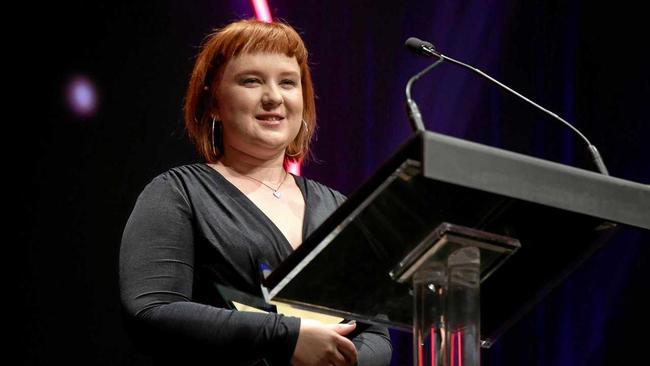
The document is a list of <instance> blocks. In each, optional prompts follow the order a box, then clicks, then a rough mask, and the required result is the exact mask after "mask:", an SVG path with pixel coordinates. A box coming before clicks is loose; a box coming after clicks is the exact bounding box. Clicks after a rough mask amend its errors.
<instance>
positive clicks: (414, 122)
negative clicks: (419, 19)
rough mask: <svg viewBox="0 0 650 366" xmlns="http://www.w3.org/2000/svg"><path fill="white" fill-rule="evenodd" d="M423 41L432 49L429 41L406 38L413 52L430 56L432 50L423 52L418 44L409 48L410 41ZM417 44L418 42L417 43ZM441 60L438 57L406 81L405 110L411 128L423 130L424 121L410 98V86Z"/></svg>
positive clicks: (407, 44)
mask: <svg viewBox="0 0 650 366" xmlns="http://www.w3.org/2000/svg"><path fill="white" fill-rule="evenodd" d="M418 41H419V42H420V43H423V44H424V46H426V47H427V50H429V49H431V50H433V45H432V44H431V43H429V42H423V41H420V40H419V39H417V38H413V37H411V38H409V39H407V40H406V46H407V47H409V48H410V49H412V50H413V51H414V52H415V53H417V54H419V55H422V56H430V55H433V53H432V52H425V50H424V49H421V48H419V46H416V45H414V46H413V48H411V46H410V43H412V44H415V43H417V42H418ZM418 45H419V43H418ZM441 62H442V58H439V59H438V61H436V62H434V63H433V64H431V65H429V66H427V67H426V68H425V69H424V70H422V71H420V72H418V73H417V74H415V75H413V76H412V77H411V78H410V79H409V81H408V82H407V83H406V111H407V114H408V117H409V121H410V122H411V128H412V129H413V130H414V131H424V130H425V128H424V122H422V114H420V109H419V108H418V105H417V104H416V103H415V101H414V100H413V99H412V98H411V86H412V85H413V82H414V81H415V80H417V79H419V78H420V77H422V75H424V74H426V73H427V72H429V71H430V70H431V69H433V68H434V67H436V66H438V65H439V64H440V63H441Z"/></svg>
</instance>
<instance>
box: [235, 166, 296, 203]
mask: <svg viewBox="0 0 650 366" xmlns="http://www.w3.org/2000/svg"><path fill="white" fill-rule="evenodd" d="M237 174H240V175H242V176H244V177H246V178H250V179H252V180H254V181H257V182H260V183H262V184H264V185H265V186H266V187H268V188H269V189H270V190H272V191H273V195H274V196H275V198H277V199H280V197H281V196H282V194H281V193H280V192H279V191H280V187H282V183H284V181H285V180H287V175H289V174H288V173H287V171H286V170H285V171H284V177H283V178H282V181H281V182H280V184H279V185H278V188H273V187H271V186H270V185H268V184H266V183H264V182H262V181H261V180H259V179H257V178H253V177H251V176H248V175H246V174H241V173H237Z"/></svg>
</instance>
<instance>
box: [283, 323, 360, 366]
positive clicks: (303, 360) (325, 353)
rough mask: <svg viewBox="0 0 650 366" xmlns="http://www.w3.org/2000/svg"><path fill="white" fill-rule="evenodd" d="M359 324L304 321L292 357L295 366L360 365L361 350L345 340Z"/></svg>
mask: <svg viewBox="0 0 650 366" xmlns="http://www.w3.org/2000/svg"><path fill="white" fill-rule="evenodd" d="M354 328H356V324H323V323H321V322H318V321H315V320H309V319H301V320H300V334H299V335H298V342H297V343H296V349H295V351H294V352H293V357H291V364H292V365H293V366H331V365H335V366H351V365H355V364H356V363H357V350H356V348H354V344H353V343H352V341H350V340H349V339H347V338H345V335H346V334H349V333H350V332H352V331H353V330H354Z"/></svg>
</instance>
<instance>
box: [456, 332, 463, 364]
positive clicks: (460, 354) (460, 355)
mask: <svg viewBox="0 0 650 366" xmlns="http://www.w3.org/2000/svg"><path fill="white" fill-rule="evenodd" d="M461 333H462V332H461V331H460V330H459V331H458V333H457V335H458V366H463V343H461V340H460V338H461Z"/></svg>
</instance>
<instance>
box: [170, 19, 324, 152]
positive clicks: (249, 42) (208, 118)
mask: <svg viewBox="0 0 650 366" xmlns="http://www.w3.org/2000/svg"><path fill="white" fill-rule="evenodd" d="M258 52H265V53H280V54H284V55H286V56H288V57H295V58H296V60H297V61H298V65H299V66H300V81H301V84H302V99H303V120H304V121H305V123H306V124H307V128H305V126H304V125H303V126H301V127H300V131H299V132H298V135H297V136H296V138H295V139H294V140H293V141H292V142H291V143H290V144H289V146H288V147H287V150H286V152H285V163H286V162H288V161H303V160H306V159H307V158H308V157H309V154H310V151H309V145H310V142H311V139H312V137H313V136H314V132H315V130H316V101H315V95H314V86H313V82H312V79H311V73H310V71H309V65H308V60H307V57H308V54H307V48H306V47H305V44H304V42H303V41H302V39H301V38H300V35H298V33H297V32H296V30H295V29H293V28H292V27H291V26H290V25H288V24H285V23H280V22H273V23H266V22H262V21H258V20H254V19H248V20H240V21H237V22H234V23H230V24H228V25H227V26H225V27H224V28H221V29H217V30H215V31H214V32H213V33H211V34H210V35H208V36H207V37H206V39H205V41H204V42H203V45H202V46H201V50H200V52H199V54H198V56H197V59H196V62H195V64H194V69H193V71H192V76H191V78H190V82H189V85H188V87H187V93H186V94H185V104H184V107H183V114H184V120H185V129H186V130H187V133H188V135H189V137H190V140H191V141H192V142H193V143H194V145H195V147H196V149H197V150H198V152H199V154H201V155H202V156H203V157H204V158H205V160H206V161H207V162H209V163H214V162H216V161H217V160H218V158H219V157H220V156H221V154H223V151H219V150H218V147H217V146H214V147H213V144H212V113H213V111H214V109H215V107H216V104H215V103H218V100H217V99H216V90H217V89H218V87H219V82H220V76H221V74H222V72H223V69H224V67H225V65H226V64H227V63H228V62H229V61H230V60H231V59H233V58H234V57H237V56H238V55H240V54H247V53H258ZM216 138H220V137H216ZM216 138H215V140H216ZM215 144H216V141H215Z"/></svg>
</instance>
